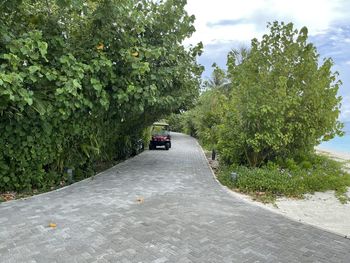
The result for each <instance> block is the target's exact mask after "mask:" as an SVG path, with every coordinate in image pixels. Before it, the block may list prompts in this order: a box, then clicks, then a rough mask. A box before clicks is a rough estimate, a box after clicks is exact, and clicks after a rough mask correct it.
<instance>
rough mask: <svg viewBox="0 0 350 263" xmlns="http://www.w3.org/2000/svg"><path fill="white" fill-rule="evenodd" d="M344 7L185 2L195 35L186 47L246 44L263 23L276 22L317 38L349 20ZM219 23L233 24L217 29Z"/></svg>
mask: <svg viewBox="0 0 350 263" xmlns="http://www.w3.org/2000/svg"><path fill="white" fill-rule="evenodd" d="M346 4H348V3H346V1H341V0H333V1H332V0H294V1H290V0H247V1H241V0H215V1H203V0H188V4H187V7H186V9H187V11H188V13H189V14H194V15H195V16H196V22H195V27H196V30H197V31H196V32H195V33H194V35H193V36H192V37H191V38H190V39H189V40H187V41H186V44H188V43H192V44H195V43H198V42H199V41H202V42H203V43H204V44H210V43H216V42H218V41H233V40H237V41H249V40H250V39H252V38H253V37H260V36H261V35H262V34H263V32H265V30H266V29H265V27H266V23H267V22H272V21H275V20H279V21H282V20H283V21H285V22H293V23H294V24H295V25H296V26H297V27H298V28H300V27H302V26H307V27H308V28H309V32H310V34H319V33H322V32H324V31H326V30H327V29H328V28H329V26H330V24H331V23H332V22H334V21H336V20H340V19H348V18H347V16H346V14H347V12H346V11H347V10H346V8H345V10H344V5H346ZM220 21H221V22H222V21H231V22H232V23H226V25H219V24H220ZM216 23H219V24H218V25H217V26H213V25H214V24H216Z"/></svg>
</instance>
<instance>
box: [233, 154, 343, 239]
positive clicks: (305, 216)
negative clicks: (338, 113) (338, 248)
mask: <svg viewBox="0 0 350 263" xmlns="http://www.w3.org/2000/svg"><path fill="white" fill-rule="evenodd" d="M316 151H317V152H318V153H319V154H323V155H327V156H329V157H331V158H334V159H336V160H337V161H341V162H344V163H345V162H347V163H346V164H345V166H347V169H349V171H350V153H341V152H333V151H329V150H324V149H319V148H318V149H316ZM229 192H230V193H231V194H232V195H234V196H236V197H239V198H241V199H243V200H245V201H246V202H249V203H253V204H255V205H257V206H260V207H263V208H265V209H268V210H270V211H272V212H275V213H278V214H282V215H284V216H286V217H288V218H290V219H293V220H295V221H298V222H303V223H306V224H309V225H312V226H315V227H318V228H321V229H323V230H326V231H329V232H332V233H336V234H339V235H341V236H344V237H347V238H350V202H348V203H347V204H342V203H340V201H339V200H338V199H337V198H336V197H335V195H334V191H327V192H322V193H321V192H316V193H315V194H307V195H305V198H304V199H290V198H279V199H277V201H276V202H275V204H263V203H261V202H258V201H254V200H253V199H252V198H251V197H250V196H248V195H244V194H242V193H237V192H234V191H231V190H229ZM347 195H348V196H349V197H350V188H348V192H347Z"/></svg>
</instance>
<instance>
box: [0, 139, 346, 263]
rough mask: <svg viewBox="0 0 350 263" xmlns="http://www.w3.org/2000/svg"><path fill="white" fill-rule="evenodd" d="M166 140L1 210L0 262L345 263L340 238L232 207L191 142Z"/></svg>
mask: <svg viewBox="0 0 350 263" xmlns="http://www.w3.org/2000/svg"><path fill="white" fill-rule="evenodd" d="M173 139H174V140H173V147H172V149H170V150H169V151H165V150H156V151H146V152H144V153H142V154H140V155H139V156H137V157H135V158H133V159H130V160H128V161H126V162H124V163H121V164H119V165H117V166H115V167H114V168H112V169H109V170H107V171H105V172H104V173H102V174H100V175H98V176H96V177H95V178H94V179H93V180H92V179H88V180H85V181H82V182H79V183H76V184H74V185H71V186H69V187H67V188H63V189H61V190H60V191H55V192H51V193H48V194H44V195H39V196H35V197H32V198H29V199H27V200H17V201H12V202H8V203H2V204H0V262H1V263H5V262H43V263H51V262H157V263H161V262H350V240H349V239H345V238H342V237H340V236H337V235H334V234H331V233H328V232H324V231H322V230H319V229H316V228H313V227H311V226H308V225H304V224H301V223H297V222H294V221H291V220H289V219H287V218H284V217H283V216H280V215H277V214H274V213H271V212H269V211H267V210H264V209H262V208H260V207H257V206H254V205H249V204H247V203H245V202H242V201H240V200H238V199H235V198H234V197H233V196H231V195H229V194H228V193H227V192H226V191H225V190H224V189H223V188H222V187H221V186H220V185H218V184H217V182H216V181H215V180H214V179H213V176H212V174H211V172H210V170H209V168H208V165H207V163H206V160H205V157H204V156H203V153H202V152H201V149H200V148H199V146H198V145H197V143H196V141H195V140H194V139H192V138H190V137H188V136H185V135H180V134H174V135H173ZM138 200H141V201H138ZM50 222H54V223H56V224H57V227H56V228H55V229H52V228H49V227H48V224H49V223H50Z"/></svg>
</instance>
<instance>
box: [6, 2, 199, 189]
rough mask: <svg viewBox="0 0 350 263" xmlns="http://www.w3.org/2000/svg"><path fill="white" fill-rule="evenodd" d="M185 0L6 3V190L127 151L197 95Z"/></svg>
mask: <svg viewBox="0 0 350 263" xmlns="http://www.w3.org/2000/svg"><path fill="white" fill-rule="evenodd" d="M185 4H186V1H185V0H168V1H157V2H155V1H151V0H140V1H132V0H101V1H89V0H86V1H84V0H47V1H35V0H13V1H7V2H6V4H3V3H1V5H0V9H1V10H0V11H1V12H0V13H1V17H0V33H1V34H0V67H1V71H0V133H1V137H0V149H1V151H0V190H26V189H30V188H47V187H50V186H52V185H55V184H58V183H60V182H62V181H65V180H66V179H67V178H66V177H67V174H66V173H65V169H66V168H72V169H74V175H75V177H76V178H75V179H80V178H83V177H86V176H88V175H90V174H91V173H93V172H94V163H95V162H97V161H106V160H113V159H121V158H125V157H127V156H129V155H130V154H132V152H133V148H134V145H135V142H136V141H137V140H138V139H139V138H142V136H143V135H144V130H145V128H146V127H147V126H149V125H150V124H151V123H152V122H154V121H155V120H157V119H160V118H161V117H162V116H165V115H168V114H170V113H171V112H175V111H179V110H185V109H186V108H187V107H188V105H191V104H192V103H193V99H194V98H195V97H196V96H197V94H198V88H199V76H200V73H201V71H202V68H201V67H200V66H198V65H197V63H196V57H197V55H199V54H200V52H201V45H198V46H195V47H190V48H188V49H185V48H184V47H183V46H182V44H181V43H182V41H183V40H184V39H185V38H187V37H189V36H190V35H191V34H192V32H193V31H194V27H193V21H194V17H193V16H189V15H188V14H187V13H186V12H185V10H184V5H185Z"/></svg>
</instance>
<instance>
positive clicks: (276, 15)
mask: <svg viewBox="0 0 350 263" xmlns="http://www.w3.org/2000/svg"><path fill="white" fill-rule="evenodd" d="M186 10H187V12H188V13H189V14H193V15H195V17H196V21H195V27H196V32H195V33H194V34H193V35H192V37H191V38H190V39H187V40H186V41H185V45H190V44H192V45H195V44H196V43H198V42H200V41H201V42H202V43H203V45H204V52H203V54H202V56H201V57H200V58H199V59H198V62H199V63H200V64H202V65H203V66H205V68H206V70H205V72H204V73H203V77H204V78H209V77H210V75H211V71H212V68H211V65H212V64H213V63H214V62H215V63H217V64H218V65H219V66H220V67H222V68H225V65H226V56H227V53H228V52H229V51H230V50H231V49H232V48H239V47H242V46H245V47H249V46H250V41H251V39H252V38H258V39H261V37H262V35H263V34H265V33H267V32H268V30H267V28H266V25H267V23H268V22H273V21H276V20H277V21H283V22H285V23H288V22H292V23H293V24H294V26H295V27H296V28H298V29H300V28H301V27H303V26H306V27H307V28H308V30H309V41H310V42H312V43H313V44H314V45H315V46H316V47H317V50H318V53H319V54H320V56H321V58H328V57H331V58H332V59H333V61H334V63H335V65H334V68H333V69H334V71H338V72H339V79H340V80H341V81H342V82H343V85H342V86H341V87H340V89H339V95H341V96H342V97H343V102H342V108H341V116H340V119H341V120H342V121H350V1H349V0H292V1H287V0H244V1H242V0H187V6H186Z"/></svg>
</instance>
